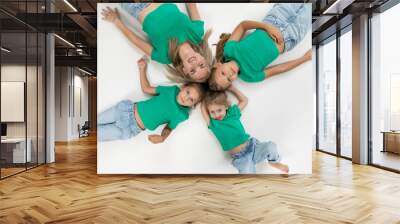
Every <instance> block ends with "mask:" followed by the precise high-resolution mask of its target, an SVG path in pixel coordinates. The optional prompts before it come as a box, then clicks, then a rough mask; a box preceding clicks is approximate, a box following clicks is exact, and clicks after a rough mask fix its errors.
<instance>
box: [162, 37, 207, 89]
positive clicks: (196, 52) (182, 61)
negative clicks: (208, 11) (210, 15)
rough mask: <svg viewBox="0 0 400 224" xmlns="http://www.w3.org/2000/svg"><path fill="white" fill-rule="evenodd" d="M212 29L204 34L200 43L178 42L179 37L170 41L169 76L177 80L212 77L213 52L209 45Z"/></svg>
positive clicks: (196, 79)
mask: <svg viewBox="0 0 400 224" xmlns="http://www.w3.org/2000/svg"><path fill="white" fill-rule="evenodd" d="M210 34H211V31H210V30H209V31H207V32H206V33H205V34H204V37H203V40H202V41H200V43H199V44H197V45H196V44H193V43H191V42H190V41H186V42H184V43H181V44H178V40H177V39H171V40H170V41H169V57H170V58H171V61H172V66H167V69H168V70H169V73H170V76H169V78H170V79H171V80H172V81H175V82H197V83H203V82H206V81H207V79H208V78H209V77H210V72H211V64H212V52H211V49H210V47H209V45H208V38H209V36H210Z"/></svg>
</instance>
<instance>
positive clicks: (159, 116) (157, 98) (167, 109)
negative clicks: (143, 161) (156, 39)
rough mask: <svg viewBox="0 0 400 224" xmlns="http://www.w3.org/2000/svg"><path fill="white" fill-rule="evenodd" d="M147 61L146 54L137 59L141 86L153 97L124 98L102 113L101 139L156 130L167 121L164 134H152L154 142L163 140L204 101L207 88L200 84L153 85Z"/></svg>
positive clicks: (100, 123)
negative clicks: (193, 108)
mask: <svg viewBox="0 0 400 224" xmlns="http://www.w3.org/2000/svg"><path fill="white" fill-rule="evenodd" d="M147 63H148V61H147V59H146V58H144V57H143V58H141V59H140V60H139V61H138V66H139V74H140V86H141V88H142V91H143V92H144V93H147V94H149V95H152V96H153V97H151V98H150V99H148V100H144V101H140V102H132V101H130V100H123V101H121V102H119V103H118V104H116V105H115V106H113V107H111V108H109V109H107V110H106V111H104V112H102V113H100V115H99V117H98V139H99V140H100V141H110V140H117V139H128V138H131V137H133V136H136V135H137V134H139V133H140V132H141V131H143V130H145V129H149V130H154V129H156V128H157V127H158V126H160V125H162V124H166V125H165V127H164V129H163V130H162V132H161V135H150V136H149V140H150V141H151V142H153V143H161V142H163V141H164V140H165V139H166V138H167V137H168V136H169V135H170V133H171V131H172V130H173V129H174V128H176V127H177V126H178V124H179V123H181V122H182V121H185V120H186V119H188V117H189V111H190V109H191V108H192V107H194V106H195V105H196V104H197V103H198V102H200V101H201V100H202V98H203V96H204V90H203V87H202V86H201V84H198V83H186V84H184V85H182V86H181V87H178V86H157V87H153V86H151V85H150V83H149V81H148V79H147V75H146V73H147Z"/></svg>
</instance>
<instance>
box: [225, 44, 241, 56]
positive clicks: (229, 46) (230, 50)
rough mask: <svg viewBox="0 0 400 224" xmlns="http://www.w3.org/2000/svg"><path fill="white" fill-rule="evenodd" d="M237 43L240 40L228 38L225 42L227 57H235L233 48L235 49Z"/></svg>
mask: <svg viewBox="0 0 400 224" xmlns="http://www.w3.org/2000/svg"><path fill="white" fill-rule="evenodd" d="M237 43H238V42H237V41H234V40H228V41H227V42H226V43H225V46H224V57H225V58H226V59H231V58H232V57H233V49H234V47H235V45H236V44H237Z"/></svg>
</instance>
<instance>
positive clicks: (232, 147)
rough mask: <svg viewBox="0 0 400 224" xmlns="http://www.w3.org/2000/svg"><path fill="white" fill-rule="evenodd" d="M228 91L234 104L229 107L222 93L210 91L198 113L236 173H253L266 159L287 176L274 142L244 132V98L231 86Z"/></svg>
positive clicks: (287, 168) (245, 100)
mask: <svg viewBox="0 0 400 224" xmlns="http://www.w3.org/2000/svg"><path fill="white" fill-rule="evenodd" d="M228 90H229V91H230V92H232V93H233V94H234V95H235V96H236V98H237V99H238V101H239V102H238V104H237V105H230V102H229V101H228V98H227V95H226V93H225V92H218V91H209V92H207V93H206V96H205V98H204V100H203V103H202V105H201V110H202V114H203V117H204V119H205V121H206V123H207V125H208V128H209V129H210V130H211V131H212V132H213V134H214V135H215V137H216V138H217V140H218V141H219V143H220V145H221V147H222V149H223V150H224V151H228V152H229V153H230V155H231V156H232V165H233V166H234V167H236V168H237V169H238V171H239V173H255V172H256V167H255V165H256V164H257V163H260V162H264V161H266V160H267V161H268V162H269V164H270V165H271V166H273V167H275V168H277V169H279V170H281V171H282V172H284V173H288V172H289V167H288V166H287V165H285V164H283V163H280V162H279V161H280V160H281V156H280V155H279V153H278V150H277V148H276V144H275V143H274V142H271V141H268V142H260V141H258V140H257V139H256V138H253V137H250V136H249V135H248V134H247V133H246V131H245V130H244V127H243V125H242V123H241V121H240V117H241V111H242V110H243V109H244V108H245V107H246V105H247V102H248V100H247V97H246V96H245V95H243V93H242V92H240V91H239V90H238V89H236V88H235V87H234V86H233V85H231V86H230V87H229V89H228Z"/></svg>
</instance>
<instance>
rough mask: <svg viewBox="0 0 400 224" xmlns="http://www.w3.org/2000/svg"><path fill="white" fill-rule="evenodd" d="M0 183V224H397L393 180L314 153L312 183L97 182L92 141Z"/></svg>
mask: <svg viewBox="0 0 400 224" xmlns="http://www.w3.org/2000/svg"><path fill="white" fill-rule="evenodd" d="M56 149H57V150H56V163H55V164H51V165H46V166H41V167H38V168H35V169H33V170H29V171H27V172H25V173H22V174H19V175H16V176H13V177H10V178H7V179H5V180H2V181H0V223H43V222H48V223H218V224H219V223H221V224H222V223H373V224H376V223H385V224H387V223H400V175H399V174H395V173H391V172H387V171H384V170H380V169H377V168H374V167H369V166H359V165H352V164H351V162H350V161H347V160H343V159H337V158H335V157H333V156H330V155H326V154H323V153H317V152H315V153H314V159H313V160H314V161H313V167H314V168H313V172H314V173H313V175H292V176H289V177H283V176H279V175H269V176H268V175H265V176H238V175H234V176H172V175H171V176H129V175H123V176H122V175H116V176H99V175H97V174H96V141H95V139H94V138H86V139H85V140H82V141H77V142H71V143H69V144H57V147H56Z"/></svg>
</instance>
